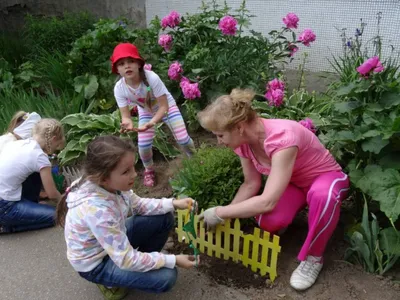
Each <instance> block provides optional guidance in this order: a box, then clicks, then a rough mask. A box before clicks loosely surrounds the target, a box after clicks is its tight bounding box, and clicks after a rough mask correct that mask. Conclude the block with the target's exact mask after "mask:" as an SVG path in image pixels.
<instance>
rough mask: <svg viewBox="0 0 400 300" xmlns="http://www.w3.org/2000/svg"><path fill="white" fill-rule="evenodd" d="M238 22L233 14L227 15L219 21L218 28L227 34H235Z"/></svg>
mask: <svg viewBox="0 0 400 300" xmlns="http://www.w3.org/2000/svg"><path fill="white" fill-rule="evenodd" d="M237 24H238V22H237V21H236V19H235V18H234V17H232V16H225V17H223V18H221V20H220V21H219V23H218V28H219V29H220V30H221V31H222V33H223V34H225V35H235V34H236V31H237V28H236V26H237Z"/></svg>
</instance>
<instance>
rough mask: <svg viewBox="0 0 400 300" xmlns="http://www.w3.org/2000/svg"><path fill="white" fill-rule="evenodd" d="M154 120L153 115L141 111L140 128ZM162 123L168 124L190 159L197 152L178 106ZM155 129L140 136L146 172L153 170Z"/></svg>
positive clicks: (139, 141)
mask: <svg viewBox="0 0 400 300" xmlns="http://www.w3.org/2000/svg"><path fill="white" fill-rule="evenodd" d="M152 118H153V113H151V112H148V111H144V110H141V109H140V110H139V126H142V125H144V124H146V123H147V122H149V121H150V120H151V119H152ZM162 121H163V122H164V123H166V124H167V125H168V127H169V129H170V130H171V131H172V133H173V135H174V137H175V140H176V142H177V143H178V144H179V145H180V146H181V147H182V149H183V150H184V151H185V153H186V155H187V156H188V157H190V156H192V155H193V154H194V152H195V147H194V143H193V140H192V139H191V138H190V136H189V134H188V132H187V130H186V126H185V122H184V121H183V118H182V115H181V112H180V111H179V108H178V106H176V105H174V106H171V107H169V109H168V113H167V114H166V115H165V116H164V117H163V119H162ZM154 136H155V129H154V127H153V128H150V129H148V130H146V131H144V132H139V134H138V146H139V156H140V159H141V160H142V162H143V165H144V167H145V169H146V171H150V170H153V164H154V163H153V140H154Z"/></svg>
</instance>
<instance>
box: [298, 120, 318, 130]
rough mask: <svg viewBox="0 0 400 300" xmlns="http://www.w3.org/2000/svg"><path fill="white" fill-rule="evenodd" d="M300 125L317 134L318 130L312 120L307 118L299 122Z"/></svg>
mask: <svg viewBox="0 0 400 300" xmlns="http://www.w3.org/2000/svg"><path fill="white" fill-rule="evenodd" d="M299 123H300V124H301V125H303V126H304V127H305V128H307V129H308V130H310V131H311V132H313V133H316V132H317V129H316V128H315V126H314V123H313V121H312V120H311V119H310V118H305V119H304V120H301V121H299Z"/></svg>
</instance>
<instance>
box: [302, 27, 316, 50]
mask: <svg viewBox="0 0 400 300" xmlns="http://www.w3.org/2000/svg"><path fill="white" fill-rule="evenodd" d="M315 39H316V36H315V33H314V32H313V31H312V30H311V29H304V31H303V33H302V34H300V36H299V41H300V42H302V43H303V44H304V46H307V47H310V43H311V42H314V41H315Z"/></svg>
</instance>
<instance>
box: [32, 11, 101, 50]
mask: <svg viewBox="0 0 400 300" xmlns="http://www.w3.org/2000/svg"><path fill="white" fill-rule="evenodd" d="M25 21H26V23H25V28H24V37H25V40H26V43H27V46H28V47H30V53H31V54H32V55H33V56H36V50H37V49H39V48H44V49H46V50H47V51H55V50H58V51H60V52H62V53H67V52H68V51H69V50H70V49H71V48H72V43H73V42H74V41H75V40H76V39H78V38H79V37H81V36H82V35H83V34H84V33H85V32H86V31H87V30H88V29H92V28H93V24H94V23H95V18H94V17H93V16H92V15H90V14H88V13H85V12H81V13H76V14H74V13H65V14H64V15H63V16H62V17H37V16H32V15H28V16H27V17H26V20H25Z"/></svg>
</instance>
